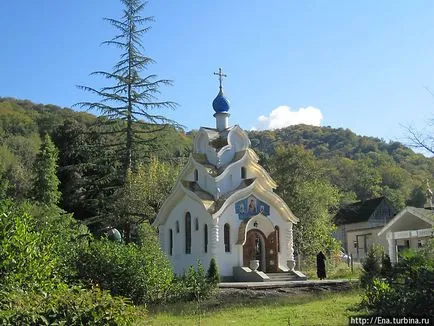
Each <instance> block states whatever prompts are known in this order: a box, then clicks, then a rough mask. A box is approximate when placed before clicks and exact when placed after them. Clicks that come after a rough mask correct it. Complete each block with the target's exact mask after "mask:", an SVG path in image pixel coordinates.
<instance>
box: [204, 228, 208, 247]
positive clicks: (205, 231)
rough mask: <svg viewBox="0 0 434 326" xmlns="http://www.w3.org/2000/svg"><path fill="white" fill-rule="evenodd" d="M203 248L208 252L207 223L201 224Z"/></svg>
mask: <svg viewBox="0 0 434 326" xmlns="http://www.w3.org/2000/svg"><path fill="white" fill-rule="evenodd" d="M203 249H204V251H205V253H207V252H208V225H206V224H205V225H204V226H203Z"/></svg>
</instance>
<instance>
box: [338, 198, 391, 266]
mask: <svg viewBox="0 0 434 326" xmlns="http://www.w3.org/2000/svg"><path fill="white" fill-rule="evenodd" d="M395 214H396V210H395V208H394V207H393V206H392V204H391V203H390V202H389V201H388V200H387V199H386V198H385V197H379V198H373V199H369V200H365V201H359V202H356V203H352V204H349V205H347V206H345V207H343V208H341V209H340V210H339V211H338V212H337V214H336V215H335V218H334V222H335V224H336V227H337V228H336V231H335V234H334V236H335V238H336V239H337V240H339V241H340V242H341V245H342V248H343V249H344V250H345V252H346V253H348V254H349V255H352V257H353V259H354V260H360V259H363V258H365V257H366V254H367V253H368V251H369V249H370V248H372V246H373V245H374V244H377V245H381V246H383V247H384V248H387V241H386V239H385V238H381V237H379V236H378V232H379V231H380V230H381V229H382V228H383V227H384V226H385V225H386V224H387V223H388V222H389V221H390V220H391V219H392V218H393V216H394V215H395Z"/></svg>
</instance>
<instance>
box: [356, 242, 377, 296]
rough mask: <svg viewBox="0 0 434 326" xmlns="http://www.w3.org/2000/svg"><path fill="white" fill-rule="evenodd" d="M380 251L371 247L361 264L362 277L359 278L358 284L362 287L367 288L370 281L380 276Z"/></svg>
mask: <svg viewBox="0 0 434 326" xmlns="http://www.w3.org/2000/svg"><path fill="white" fill-rule="evenodd" d="M380 257H381V251H380V249H379V248H378V247H373V248H371V249H370V250H369V252H368V255H367V256H366V258H365V260H364V261H363V263H362V268H363V271H362V275H361V276H360V284H361V285H362V287H364V288H366V287H368V286H369V285H370V284H371V283H372V281H373V280H374V279H375V278H377V277H379V276H380V272H381V265H380Z"/></svg>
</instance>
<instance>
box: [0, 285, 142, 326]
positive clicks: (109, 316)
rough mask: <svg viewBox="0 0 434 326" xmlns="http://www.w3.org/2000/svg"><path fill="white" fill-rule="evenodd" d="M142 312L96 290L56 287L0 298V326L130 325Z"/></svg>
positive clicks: (124, 300)
mask: <svg viewBox="0 0 434 326" xmlns="http://www.w3.org/2000/svg"><path fill="white" fill-rule="evenodd" d="M145 316H146V312H145V311H144V310H139V309H138V308H136V307H134V306H132V305H131V304H130V303H129V302H128V300H126V299H124V298H122V297H112V296H110V294H109V293H108V292H105V291H101V290H100V289H98V288H93V289H91V290H84V289H81V288H78V287H75V288H71V289H68V288H62V289H61V288H59V289H57V290H55V291H51V292H50V293H49V294H47V293H45V294H44V293H36V292H31V293H25V292H19V291H15V292H10V293H6V294H3V295H2V296H1V299H0V324H2V325H132V324H134V323H138V322H140V321H141V322H144V319H145Z"/></svg>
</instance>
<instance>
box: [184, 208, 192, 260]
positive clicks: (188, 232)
mask: <svg viewBox="0 0 434 326" xmlns="http://www.w3.org/2000/svg"><path fill="white" fill-rule="evenodd" d="M185 253H186V254H190V253H191V214H190V212H187V213H186V214H185Z"/></svg>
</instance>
